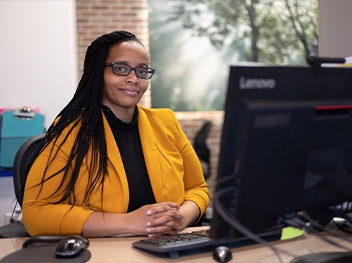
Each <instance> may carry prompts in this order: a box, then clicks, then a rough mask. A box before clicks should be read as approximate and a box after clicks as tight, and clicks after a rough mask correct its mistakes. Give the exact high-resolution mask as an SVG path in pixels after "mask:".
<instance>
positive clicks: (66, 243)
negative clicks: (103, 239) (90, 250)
mask: <svg viewBox="0 0 352 263" xmlns="http://www.w3.org/2000/svg"><path fill="white" fill-rule="evenodd" d="M88 245H89V242H88V239H87V238H85V237H83V236H80V235H73V236H67V237H64V238H63V239H61V240H60V241H59V243H58V244H57V245H56V249H55V254H56V255H57V256H58V257H75V256H77V255H78V254H79V253H81V252H82V251H83V250H84V249H85V248H86V247H88Z"/></svg>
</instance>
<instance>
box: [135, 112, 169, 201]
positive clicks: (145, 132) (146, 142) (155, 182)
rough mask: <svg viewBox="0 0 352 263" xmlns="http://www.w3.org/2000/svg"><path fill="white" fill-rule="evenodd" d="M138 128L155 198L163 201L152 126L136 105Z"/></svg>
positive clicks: (159, 163)
mask: <svg viewBox="0 0 352 263" xmlns="http://www.w3.org/2000/svg"><path fill="white" fill-rule="evenodd" d="M138 129H139V134H140V138H141V144H142V149H143V154H144V160H145V163H146V166H147V170H148V174H149V179H150V183H151V185H152V189H153V193H154V196H155V200H156V201H157V202H164V201H165V198H164V194H163V186H162V180H161V167H160V165H161V162H160V159H159V155H158V149H157V147H156V144H155V138H154V135H153V128H152V126H151V124H150V122H149V120H148V117H147V115H146V114H145V112H144V111H143V110H141V108H139V107H138Z"/></svg>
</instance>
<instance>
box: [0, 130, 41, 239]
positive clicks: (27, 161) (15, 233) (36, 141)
mask: <svg viewBox="0 0 352 263" xmlns="http://www.w3.org/2000/svg"><path fill="white" fill-rule="evenodd" d="M44 136H45V134H40V135H36V136H34V137H31V138H29V139H28V140H27V141H26V142H24V143H23V144H22V145H21V146H20V148H19V149H18V151H17V153H16V155H15V158H14V163H13V183H14V189H15V196H16V199H17V203H18V204H19V206H20V207H22V202H23V189H24V186H25V184H26V180H27V175H28V172H29V169H30V167H31V166H32V163H33V162H34V160H35V157H36V155H37V152H38V150H39V145H40V144H41V143H42V141H43V139H44ZM13 237H29V234H28V233H27V230H26V228H25V227H24V225H23V224H22V223H20V222H15V223H12V222H10V223H9V224H7V225H4V226H1V227H0V238H13Z"/></svg>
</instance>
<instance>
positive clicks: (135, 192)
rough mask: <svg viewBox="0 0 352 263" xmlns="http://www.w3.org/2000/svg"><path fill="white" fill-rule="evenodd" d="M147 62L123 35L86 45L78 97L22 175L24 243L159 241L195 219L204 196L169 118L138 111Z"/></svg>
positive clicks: (196, 167) (193, 161)
mask: <svg viewBox="0 0 352 263" xmlns="http://www.w3.org/2000/svg"><path fill="white" fill-rule="evenodd" d="M149 64H150V59H149V54H148V52H147V50H146V49H145V48H144V46H143V45H142V43H141V42H140V41H139V40H138V39H137V38H136V37H135V36H134V35H133V34H131V33H129V32H125V31H116V32H112V33H110V34H106V35H103V36H101V37H99V38H97V39H96V40H95V41H93V42H92V44H91V45H90V46H89V47H88V49H87V53H86V57H85V62H84V73H83V75H82V78H81V81H80V83H79V85H78V88H77V90H76V93H75V95H74V96H73V98H72V100H71V101H70V102H69V103H68V105H67V106H66V107H65V108H64V109H63V110H62V111H61V112H60V114H59V115H58V118H57V119H56V121H55V122H54V124H53V125H51V127H50V128H49V129H48V132H47V134H46V136H45V140H44V144H43V147H42V149H41V152H40V154H39V155H38V157H37V159H36V160H35V162H34V163H33V165H32V167H31V169H30V172H29V174H28V178H27V182H26V187H25V192H24V201H23V205H22V210H23V211H22V212H23V218H22V220H23V223H24V224H25V226H26V229H27V231H28V233H29V234H30V235H67V234H79V233H82V234H84V235H86V236H88V237H93V236H94V237H97V236H111V235H118V234H136V235H149V236H159V235H163V234H173V233H177V232H178V231H179V230H181V229H183V228H185V227H187V226H189V225H192V224H194V223H195V222H197V221H198V220H199V218H200V217H201V216H202V214H203V213H204V211H205V209H206V207H207V205H208V202H209V192H208V189H207V185H206V183H205V181H204V177H203V173H202V169H201V166H200V163H199V160H198V158H197V156H196V154H195V152H194V150H193V148H192V146H191V144H190V142H189V141H188V139H187V137H186V136H185V134H184V133H183V131H182V129H181V127H180V125H179V123H178V121H177V119H176V117H175V115H174V113H173V112H172V111H171V110H168V109H149V108H144V107H141V106H139V105H137V103H138V102H139V101H140V99H141V97H142V96H143V94H144V93H145V91H146V90H147V89H148V87H149V80H150V78H151V77H152V75H153V73H154V70H153V69H151V68H150V66H149Z"/></svg>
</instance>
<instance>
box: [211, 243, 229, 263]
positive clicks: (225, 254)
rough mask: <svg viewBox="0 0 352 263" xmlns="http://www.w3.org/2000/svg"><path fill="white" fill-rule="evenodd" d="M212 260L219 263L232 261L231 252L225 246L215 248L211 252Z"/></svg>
mask: <svg viewBox="0 0 352 263" xmlns="http://www.w3.org/2000/svg"><path fill="white" fill-rule="evenodd" d="M213 258H214V259H215V260H216V261H217V262H220V263H225V262H228V261H230V260H231V259H232V251H231V249H230V248H228V247H225V246H219V247H216V248H215V249H214V251H213Z"/></svg>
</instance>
